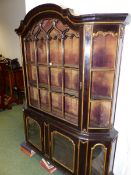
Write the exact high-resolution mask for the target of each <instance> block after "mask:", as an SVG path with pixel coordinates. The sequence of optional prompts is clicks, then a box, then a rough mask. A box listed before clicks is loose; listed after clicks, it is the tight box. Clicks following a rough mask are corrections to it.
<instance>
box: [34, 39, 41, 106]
mask: <svg viewBox="0 0 131 175" xmlns="http://www.w3.org/2000/svg"><path fill="white" fill-rule="evenodd" d="M34 50H35V67H36V83H37V91H38V106H39V108H40V91H39V78H38V65H37V62H38V57H37V47H36V40H34Z"/></svg>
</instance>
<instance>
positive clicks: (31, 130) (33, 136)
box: [26, 117, 42, 150]
mask: <svg viewBox="0 0 131 175" xmlns="http://www.w3.org/2000/svg"><path fill="white" fill-rule="evenodd" d="M26 130H27V139H28V141H29V142H30V143H32V145H34V146H36V147H37V148H38V149H39V150H41V149H42V147H41V128H40V125H39V124H38V122H37V121H35V120H34V119H32V118H30V117H27V118H26Z"/></svg>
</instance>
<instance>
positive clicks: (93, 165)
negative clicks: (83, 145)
mask: <svg viewBox="0 0 131 175" xmlns="http://www.w3.org/2000/svg"><path fill="white" fill-rule="evenodd" d="M110 144H111V143H108V142H107V141H105V142H99V141H98V142H97V141H93V142H92V141H89V144H88V145H89V149H88V151H89V152H88V155H89V156H88V172H87V174H89V175H98V174H99V175H107V174H108V171H107V170H108V169H107V167H108V166H109V160H108V158H109V152H110Z"/></svg>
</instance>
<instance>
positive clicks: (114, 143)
mask: <svg viewBox="0 0 131 175" xmlns="http://www.w3.org/2000/svg"><path fill="white" fill-rule="evenodd" d="M116 143H117V139H116V140H114V141H113V142H112V145H111V153H110V165H109V173H112V172H113V166H114V158H115V150H116Z"/></svg>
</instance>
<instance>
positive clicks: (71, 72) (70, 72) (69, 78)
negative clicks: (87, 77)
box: [65, 68, 79, 92]
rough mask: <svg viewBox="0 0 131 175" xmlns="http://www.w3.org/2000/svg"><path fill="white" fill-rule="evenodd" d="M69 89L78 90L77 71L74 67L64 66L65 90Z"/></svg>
mask: <svg viewBox="0 0 131 175" xmlns="http://www.w3.org/2000/svg"><path fill="white" fill-rule="evenodd" d="M68 90H69V92H70V91H71V90H75V91H78V90H79V71H78V70H75V69H70V68H65V92H66V91H67V92H68Z"/></svg>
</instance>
